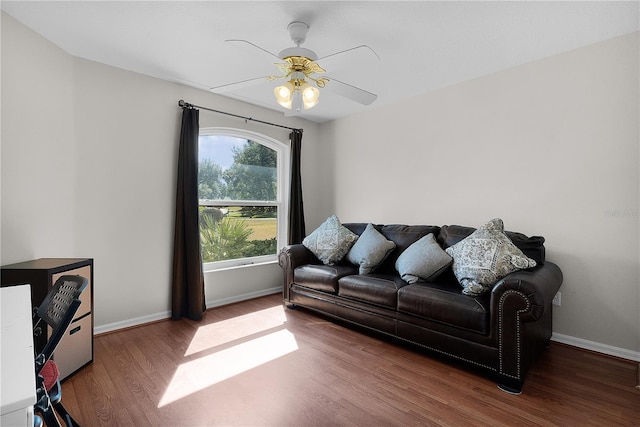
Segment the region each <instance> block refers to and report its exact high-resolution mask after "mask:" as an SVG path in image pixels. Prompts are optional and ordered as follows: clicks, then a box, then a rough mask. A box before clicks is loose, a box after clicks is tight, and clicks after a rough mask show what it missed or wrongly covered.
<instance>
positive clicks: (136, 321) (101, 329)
mask: <svg viewBox="0 0 640 427" xmlns="http://www.w3.org/2000/svg"><path fill="white" fill-rule="evenodd" d="M278 292H282V286H277V287H275V288H270V289H264V290H261V291H256V292H250V293H248V294H243V295H237V296H234V297H230V298H222V299H219V300H213V301H207V302H206V303H205V304H206V307H207V308H213V307H220V306H221V305H227V304H232V303H234V302H240V301H245V300H248V299H252V298H258V297H263V296H265V295H272V294H276V293H278ZM169 318H171V311H170V310H167V311H163V312H160V313H155V314H150V315H147V316H141V317H136V318H133V319H128V320H123V321H120V322H114V323H108V324H106V325H100V326H96V327H94V328H93V334H94V335H99V334H104V333H107V332H113V331H117V330H119V329H126V328H131V327H133V326H140V325H144V324H145V323H151V322H157V321H158V320H165V319H169Z"/></svg>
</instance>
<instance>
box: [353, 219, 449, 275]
mask: <svg viewBox="0 0 640 427" xmlns="http://www.w3.org/2000/svg"><path fill="white" fill-rule="evenodd" d="M343 225H344V226H345V227H347V228H348V229H349V230H351V231H353V232H354V233H356V234H357V235H360V234H362V232H363V231H364V230H365V228H367V223H366V222H365V223H345V224H343ZM374 226H375V228H376V230H378V231H379V232H380V233H382V235H383V236H384V237H386V238H387V239H389V240H391V241H393V242H394V243H395V244H396V248H395V249H394V250H393V251H392V252H391V253H390V254H389V256H387V258H386V259H385V260H384V262H383V263H382V264H381V265H380V266H379V267H378V268H377V269H376V270H375V271H374V273H394V272H395V271H396V268H395V264H396V260H397V259H398V257H399V256H400V254H401V253H402V252H404V251H405V250H406V249H407V248H408V247H409V246H411V244H412V243H414V242H416V241H418V240H420V238H422V237H424V236H426V235H427V234H429V233H433V235H434V236H438V234H439V233H440V227H438V226H436V225H402V224H389V225H381V224H374Z"/></svg>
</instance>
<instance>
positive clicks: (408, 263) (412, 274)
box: [396, 233, 452, 283]
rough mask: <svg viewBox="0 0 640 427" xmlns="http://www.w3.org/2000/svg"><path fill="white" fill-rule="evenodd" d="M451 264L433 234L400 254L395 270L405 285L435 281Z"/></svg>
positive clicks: (450, 260) (449, 258)
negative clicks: (421, 281)
mask: <svg viewBox="0 0 640 427" xmlns="http://www.w3.org/2000/svg"><path fill="white" fill-rule="evenodd" d="M451 262H452V259H451V257H450V256H449V255H448V254H447V253H446V252H445V251H444V250H443V249H442V248H441V247H440V245H439V244H438V242H437V241H436V239H435V237H433V233H429V234H427V235H426V236H424V237H422V238H420V240H417V241H415V242H414V243H412V244H411V246H409V247H408V248H407V249H406V250H405V251H404V252H402V253H401V254H400V256H399V257H398V259H397V260H396V270H398V273H400V276H401V277H402V280H404V281H405V282H407V283H416V282H418V281H420V280H424V281H427V282H429V281H433V280H435V278H436V277H438V276H439V275H440V274H441V273H442V272H443V271H444V270H445V269H446V268H447V267H449V265H451Z"/></svg>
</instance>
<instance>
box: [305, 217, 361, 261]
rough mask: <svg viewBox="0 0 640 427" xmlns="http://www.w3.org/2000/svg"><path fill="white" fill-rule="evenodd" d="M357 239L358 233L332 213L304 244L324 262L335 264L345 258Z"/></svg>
mask: <svg viewBox="0 0 640 427" xmlns="http://www.w3.org/2000/svg"><path fill="white" fill-rule="evenodd" d="M356 240H358V235H357V234H355V233H354V232H352V231H351V230H349V229H348V228H347V227H345V226H344V225H342V223H341V222H340V220H339V219H338V217H337V216H336V215H331V216H330V217H329V218H327V219H326V220H325V221H324V222H323V223H322V224H320V226H319V227H318V228H316V229H315V230H314V231H313V233H311V234H309V235H308V236H307V237H305V238H304V240H303V241H302V244H303V245H304V246H306V247H307V248H308V249H309V250H310V251H311V252H313V254H314V255H315V256H316V257H318V259H319V260H320V261H322V262H323V263H324V264H327V265H333V264H335V263H336V262H339V261H340V260H341V259H342V258H344V256H345V255H346V254H347V252H349V249H351V246H353V244H354V243H355V241H356Z"/></svg>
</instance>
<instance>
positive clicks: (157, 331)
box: [62, 295, 640, 427]
mask: <svg viewBox="0 0 640 427" xmlns="http://www.w3.org/2000/svg"><path fill="white" fill-rule="evenodd" d="M94 345H95V357H94V362H93V363H92V364H91V365H89V366H87V367H85V368H83V369H82V370H81V371H80V372H78V373H77V374H75V375H74V376H73V377H71V378H69V379H68V380H66V381H65V382H64V383H63V385H62V388H63V403H64V404H65V406H66V407H67V409H68V410H69V411H70V412H71V413H72V414H73V415H74V417H75V418H76V419H77V421H78V422H80V424H82V425H83V426H84V427H90V426H149V425H153V426H172V427H174V426H214V425H224V426H313V425H315V426H320V425H322V426H329V425H345V426H367V425H369V426H409V425H426V426H431V425H445V426H469V425H480V426H483V425H487V426H515V425H517V426H534V425H536V426H537V425H542V426H554V425H557V426H614V425H615V426H620V425H636V426H637V425H640V391H639V390H638V389H636V388H635V385H636V380H637V372H636V369H637V364H635V363H633V362H629V361H624V360H620V359H616V358H612V357H607V356H602V355H598V354H594V353H590V352H587V351H582V350H579V349H576V348H573V347H569V346H564V345H561V344H556V343H552V346H551V348H550V349H549V350H548V351H546V352H545V354H544V355H543V357H542V358H541V360H539V362H538V363H537V364H536V365H535V366H534V367H533V369H532V371H530V374H529V375H528V377H527V381H526V382H525V386H524V388H523V394H521V395H519V396H512V395H509V394H506V393H504V392H502V391H500V390H499V389H498V388H497V387H496V385H495V383H494V382H493V381H491V380H490V379H488V378H487V377H486V376H483V375H482V374H481V373H478V372H473V371H471V370H470V368H468V367H467V366H463V365H457V364H455V363H453V362H450V361H445V360H442V359H439V358H437V357H434V356H433V355H431V354H427V353H421V352H419V351H416V350H412V349H410V348H408V347H405V346H402V345H399V344H394V343H392V342H389V341H384V340H381V339H379V338H376V337H373V336H369V335H366V334H364V333H361V332H359V331H356V330H353V329H349V328H345V327H343V326H340V325H336V324H334V323H332V322H330V321H328V320H326V319H323V318H321V317H319V316H317V315H314V314H312V313H310V312H307V311H304V310H302V309H298V310H289V309H285V308H284V307H283V305H282V303H281V296H280V295H272V296H267V297H263V298H257V299H255V300H250V301H245V302H241V303H237V304H231V305H228V306H225V307H220V308H216V309H213V310H209V311H208V312H207V314H206V316H205V320H204V321H203V322H192V321H188V320H180V321H171V320H167V321H162V322H157V323H153V324H149V325H145V326H141V327H137V328H132V329H128V330H124V331H118V332H114V333H110V334H105V335H100V336H97V337H96V338H95V344H94Z"/></svg>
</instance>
